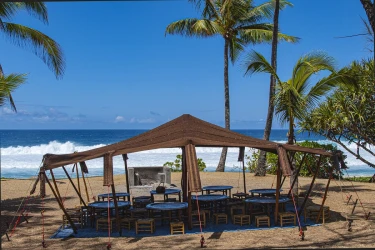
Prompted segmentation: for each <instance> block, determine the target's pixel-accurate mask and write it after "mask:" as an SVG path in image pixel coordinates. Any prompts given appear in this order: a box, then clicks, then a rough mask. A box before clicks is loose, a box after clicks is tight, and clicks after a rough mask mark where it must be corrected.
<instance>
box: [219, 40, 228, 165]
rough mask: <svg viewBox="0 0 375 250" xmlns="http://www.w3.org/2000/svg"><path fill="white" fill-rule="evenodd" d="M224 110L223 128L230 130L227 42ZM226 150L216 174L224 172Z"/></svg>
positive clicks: (225, 50)
mask: <svg viewBox="0 0 375 250" xmlns="http://www.w3.org/2000/svg"><path fill="white" fill-rule="evenodd" d="M224 98H225V103H224V109H225V128H226V129H230V106H229V78H228V41H227V40H226V39H225V44H224ZM227 152H228V148H227V147H224V148H223V150H222V151H221V156H220V161H219V164H218V166H217V168H216V172H224V171H225V161H226V159H227Z"/></svg>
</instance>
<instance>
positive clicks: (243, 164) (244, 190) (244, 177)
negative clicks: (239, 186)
mask: <svg viewBox="0 0 375 250" xmlns="http://www.w3.org/2000/svg"><path fill="white" fill-rule="evenodd" d="M242 175H243V193H244V194H245V195H246V176H245V161H244V160H242ZM229 198H231V197H229ZM245 198H246V197H245Z"/></svg>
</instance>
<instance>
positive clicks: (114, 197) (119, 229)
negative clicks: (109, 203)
mask: <svg viewBox="0 0 375 250" xmlns="http://www.w3.org/2000/svg"><path fill="white" fill-rule="evenodd" d="M111 188H112V195H113V203H115V214H116V226H117V231H118V232H119V233H120V236H121V235H122V231H121V225H120V215H119V213H118V204H117V197H116V190H115V185H114V184H112V185H111Z"/></svg>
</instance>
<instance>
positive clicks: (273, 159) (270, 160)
mask: <svg viewBox="0 0 375 250" xmlns="http://www.w3.org/2000/svg"><path fill="white" fill-rule="evenodd" d="M296 144H297V145H299V146H302V147H308V148H321V149H325V150H327V151H329V152H335V151H336V150H337V146H336V145H334V144H321V143H318V142H315V141H303V142H297V143H296ZM303 155H304V154H303V153H301V152H298V153H296V154H295V155H294V158H295V161H296V163H297V164H296V165H297V167H299V164H300V163H301V162H302V159H303ZM343 157H344V158H346V155H343ZM258 160H259V150H255V151H253V152H252V153H251V155H246V167H247V170H249V171H250V172H251V173H254V172H255V169H256V167H257V164H258ZM277 162H278V156H277V155H276V154H272V153H267V154H266V172H267V174H276V171H277ZM315 170H316V157H315V156H314V155H311V154H306V156H305V159H304V163H303V164H302V165H301V170H300V172H299V175H300V176H305V177H309V176H313V175H314V173H315ZM331 170H332V164H331V160H330V158H329V157H324V158H322V161H321V167H320V168H319V172H318V174H317V177H318V178H328V177H329V172H330V171H331ZM341 174H342V173H341V171H333V172H332V176H333V177H334V178H335V177H336V178H337V177H339V176H341Z"/></svg>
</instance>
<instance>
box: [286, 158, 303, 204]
mask: <svg viewBox="0 0 375 250" xmlns="http://www.w3.org/2000/svg"><path fill="white" fill-rule="evenodd" d="M305 158H306V153H304V154H303V157H302V160H301V162H300V164H299V166H298V169H297V174H296V176H298V175H299V172H300V171H301V169H302V164H303V162H304V161H305ZM296 181H297V178H294V180H293V182H292V186H291V187H290V189H289V192H288V197H290V194H291V193H292V190H293V187H294V184H295V183H296Z"/></svg>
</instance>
